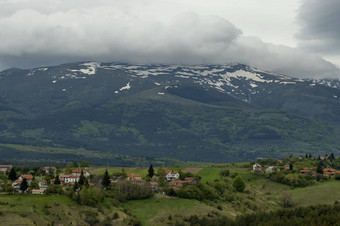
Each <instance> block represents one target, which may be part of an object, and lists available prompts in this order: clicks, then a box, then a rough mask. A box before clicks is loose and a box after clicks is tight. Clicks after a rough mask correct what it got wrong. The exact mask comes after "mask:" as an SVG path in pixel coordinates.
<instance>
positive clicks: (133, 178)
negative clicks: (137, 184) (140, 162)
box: [126, 174, 142, 181]
mask: <svg viewBox="0 0 340 226" xmlns="http://www.w3.org/2000/svg"><path fill="white" fill-rule="evenodd" d="M126 179H127V180H128V181H137V180H142V177H141V176H140V175H139V174H128V175H127V177H126Z"/></svg>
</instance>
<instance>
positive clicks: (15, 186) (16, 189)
mask: <svg viewBox="0 0 340 226" xmlns="http://www.w3.org/2000/svg"><path fill="white" fill-rule="evenodd" d="M21 182H22V180H16V181H14V182H13V183H12V187H13V188H14V191H15V192H19V191H20V184H21Z"/></svg>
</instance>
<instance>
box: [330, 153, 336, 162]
mask: <svg viewBox="0 0 340 226" xmlns="http://www.w3.org/2000/svg"><path fill="white" fill-rule="evenodd" d="M329 159H330V160H331V161H332V160H335V157H334V154H333V153H331V156H330V157H329Z"/></svg>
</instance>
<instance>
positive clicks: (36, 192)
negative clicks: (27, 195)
mask: <svg viewBox="0 0 340 226" xmlns="http://www.w3.org/2000/svg"><path fill="white" fill-rule="evenodd" d="M44 191H45V190H41V189H32V194H33V195H43V194H44Z"/></svg>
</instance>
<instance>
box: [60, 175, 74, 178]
mask: <svg viewBox="0 0 340 226" xmlns="http://www.w3.org/2000/svg"><path fill="white" fill-rule="evenodd" d="M70 176H71V175H60V176H59V178H61V177H62V178H68V177H70Z"/></svg>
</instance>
